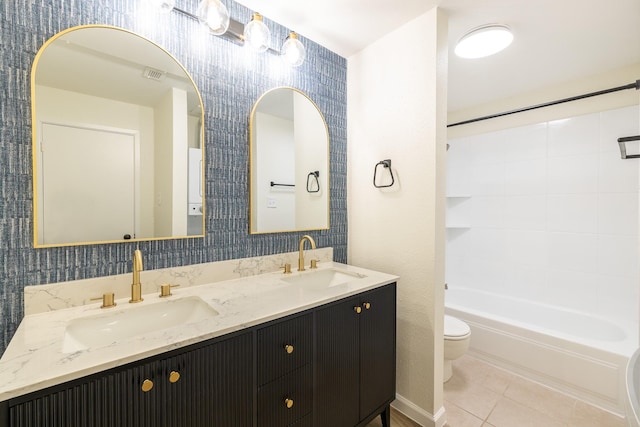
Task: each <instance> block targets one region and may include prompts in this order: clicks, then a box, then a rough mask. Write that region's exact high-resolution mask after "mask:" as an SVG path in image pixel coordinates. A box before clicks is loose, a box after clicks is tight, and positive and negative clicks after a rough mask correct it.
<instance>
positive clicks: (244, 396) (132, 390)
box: [8, 332, 253, 427]
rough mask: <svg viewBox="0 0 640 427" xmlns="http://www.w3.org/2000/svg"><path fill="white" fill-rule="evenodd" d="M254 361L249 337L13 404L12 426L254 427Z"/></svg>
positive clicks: (110, 373) (58, 388) (65, 386)
mask: <svg viewBox="0 0 640 427" xmlns="http://www.w3.org/2000/svg"><path fill="white" fill-rule="evenodd" d="M252 358H253V338H252V333H251V332H249V333H246V334H243V335H239V336H236V337H233V338H229V339H226V340H223V341H220V342H216V343H212V344H210V345H207V346H204V347H201V348H197V349H194V350H189V351H186V352H183V353H178V354H176V355H174V356H170V357H167V358H164V359H157V360H153V361H148V362H141V363H136V364H132V365H128V366H126V367H123V368H117V369H114V370H111V371H108V372H106V373H102V374H98V375H93V376H91V377H89V378H86V379H83V380H77V381H73V382H71V383H68V384H63V385H60V386H56V387H52V388H51V389H48V390H45V391H42V392H37V393H33V394H31V395H29V396H26V397H24V398H18V399H14V400H12V401H11V402H9V404H8V406H9V425H10V426H11V427H126V426H135V427H165V426H166V427H209V426H211V427H213V426H217V427H219V426H224V425H229V426H231V425H233V426H234V427H235V426H238V427H244V426H247V427H248V426H252V425H253V418H252V416H253V415H252V414H253V359H252ZM172 373H177V374H178V375H179V378H177V377H176V376H175V374H174V375H172ZM145 381H147V382H146V383H145ZM143 384H144V385H145V387H144V389H143ZM145 390H146V391H145Z"/></svg>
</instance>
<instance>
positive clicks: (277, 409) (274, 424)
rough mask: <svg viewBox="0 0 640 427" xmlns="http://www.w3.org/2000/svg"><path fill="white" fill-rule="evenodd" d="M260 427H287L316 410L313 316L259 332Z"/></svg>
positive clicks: (307, 315)
mask: <svg viewBox="0 0 640 427" xmlns="http://www.w3.org/2000/svg"><path fill="white" fill-rule="evenodd" d="M256 341H257V348H256V361H257V378H258V408H257V421H258V422H257V425H258V427H287V426H293V425H296V426H298V425H304V424H298V422H302V421H303V419H304V418H305V417H306V418H308V419H310V414H311V411H312V409H313V370H312V366H313V365H312V362H313V313H312V312H305V314H303V315H300V316H292V317H288V318H286V319H285V320H281V321H277V322H275V323H272V324H270V325H269V326H266V327H264V328H259V329H258V330H257V331H256Z"/></svg>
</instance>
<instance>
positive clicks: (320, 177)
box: [249, 87, 331, 234]
mask: <svg viewBox="0 0 640 427" xmlns="http://www.w3.org/2000/svg"><path fill="white" fill-rule="evenodd" d="M288 93H291V97H292V99H291V101H289V100H287V101H285V102H284V103H285V104H286V103H288V102H291V107H290V108H291V110H292V111H290V112H282V111H281V107H282V105H277V102H278V100H277V99H276V103H272V102H273V100H274V98H277V96H280V95H283V94H288ZM270 97H271V100H270V101H268V102H266V100H268V99H269V98H270ZM296 100H297V101H296ZM301 101H302V102H303V104H306V105H303V106H302V108H297V109H294V107H293V105H294V103H295V102H301ZM267 104H270V105H268V106H267V107H266V108H267V109H269V111H268V114H269V115H273V116H274V117H276V120H279V119H280V118H282V117H285V116H287V115H288V114H290V115H291V117H288V118H287V119H285V120H287V121H289V120H290V121H291V125H290V126H291V129H297V130H293V131H292V132H293V134H292V135H290V136H285V138H283V139H286V140H290V144H293V146H294V147H293V151H292V152H287V153H284V155H282V156H281V155H280V154H282V150H283V148H276V147H274V146H271V147H270V148H272V149H273V150H268V151H270V153H269V154H271V156H272V157H271V160H272V161H273V162H278V161H281V162H283V163H280V164H279V165H276V166H275V167H273V168H272V169H273V170H277V171H278V172H282V171H283V170H285V169H286V168H284V167H282V166H283V165H284V164H286V160H283V157H285V158H286V157H288V158H289V159H291V158H293V159H294V163H295V166H294V168H293V172H291V171H288V173H286V171H285V173H284V175H287V176H288V180H287V179H285V180H284V181H287V182H279V181H278V179H277V178H276V177H275V176H274V177H271V176H269V177H267V176H264V175H263V174H262V172H260V173H259V172H258V167H259V165H260V163H261V162H262V163H264V162H265V161H266V160H265V159H264V156H263V157H262V158H261V155H263V154H264V153H265V150H264V147H262V148H263V149H262V150H260V149H259V147H258V146H259V145H260V144H259V142H258V135H257V133H258V127H259V126H258V119H257V115H258V114H259V113H265V111H264V108H265V107H264V106H265V105H267ZM261 106H262V108H263V110H262V111H261V109H260V108H261ZM276 110H280V111H276ZM294 110H295V114H294ZM312 112H315V113H316V114H317V116H316V117H313V114H312ZM278 116H279V117H278ZM296 117H298V121H297V124H298V125H299V124H300V123H301V120H300V117H302V119H303V120H312V122H311V123H309V121H305V122H304V123H305V124H308V125H309V126H298V128H295V125H296V120H295V118H296ZM307 127H311V129H307ZM300 129H303V130H304V132H303V135H301V134H300V133H299V132H300ZM320 129H322V131H320ZM296 132H297V133H296ZM310 138H311V139H312V140H309V139H310ZM320 139H322V142H321V143H320ZM263 143H264V141H263ZM305 144H306V145H305ZM278 150H280V151H278ZM259 151H260V152H259ZM309 151H311V153H309ZM303 152H304V153H305V154H306V156H305V155H303V154H302V153H303ZM321 156H323V157H324V158H320V157H321ZM300 163H304V164H303V165H301V164H300ZM263 166H264V165H263ZM274 175H280V176H282V175H281V174H280V173H274ZM289 181H291V182H289ZM268 186H270V187H268ZM309 190H310V191H309ZM267 194H268V195H269V196H267ZM292 194H293V195H295V198H294V199H293V201H292V200H291V195H292ZM330 195H331V189H330V138H329V127H328V126H327V122H326V120H325V118H324V115H323V114H322V112H321V111H320V108H318V106H317V105H316V103H315V102H313V100H312V99H311V98H310V97H309V96H308V95H307V94H305V93H304V92H302V91H301V90H298V89H296V88H293V87H277V88H274V89H270V90H268V91H267V92H265V93H264V94H262V95H261V96H260V98H258V100H257V101H256V103H255V104H254V106H253V108H252V109H251V116H250V120H249V233H250V234H266V233H281V232H296V231H314V230H327V229H329V228H330V206H331V200H330V199H331V198H330ZM283 196H284V197H288V198H289V200H288V201H287V202H286V203H283V204H284V205H286V206H285V208H288V209H289V212H287V213H285V215H287V216H288V217H289V218H291V217H292V216H293V222H294V226H293V227H287V226H277V225H276V226H272V227H265V226H259V224H258V222H259V221H260V214H264V213H265V212H266V210H265V209H266V208H265V209H263V210H260V209H259V205H262V206H265V207H268V208H274V209H276V208H279V207H280V205H279V203H280V201H281V200H279V199H278V197H283ZM269 199H270V200H269ZM267 205H268V206H267ZM292 205H293V208H291V206H292ZM291 209H293V210H294V213H293V214H292V213H291V212H290V210H291ZM269 210H270V209H269ZM274 212H275V210H274ZM313 213H317V215H316V216H317V218H309V217H310V216H313ZM288 222H289V223H291V220H290V219H289V221H288Z"/></svg>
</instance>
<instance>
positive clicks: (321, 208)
mask: <svg viewBox="0 0 640 427" xmlns="http://www.w3.org/2000/svg"><path fill="white" fill-rule="evenodd" d="M293 95H294V97H293V111H294V117H295V120H294V130H293V131H294V134H295V136H294V139H295V144H296V148H295V150H296V160H295V162H296V163H295V164H296V180H295V182H296V206H295V210H296V228H297V229H299V230H310V229H317V228H326V227H327V224H328V219H329V218H328V215H329V209H328V206H329V189H328V185H329V174H328V170H327V165H328V162H327V159H328V158H329V148H328V146H327V138H328V135H327V128H326V125H325V122H324V120H322V119H320V118H319V115H320V113H319V112H318V109H317V107H316V106H315V105H314V104H312V103H311V102H309V100H308V99H307V98H306V97H305V96H303V95H302V94H299V93H297V92H294V94H293ZM312 171H318V172H319V175H320V177H319V178H318V182H319V183H320V185H319V188H320V191H318V192H317V193H309V192H308V191H307V176H308V175H309V172H312ZM314 185H315V184H314ZM314 188H315V187H314Z"/></svg>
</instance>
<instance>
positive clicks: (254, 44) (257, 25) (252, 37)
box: [244, 13, 271, 52]
mask: <svg viewBox="0 0 640 427" xmlns="http://www.w3.org/2000/svg"><path fill="white" fill-rule="evenodd" d="M270 39H271V31H269V27H267V26H266V25H265V23H264V22H262V16H261V15H260V14H259V13H254V14H253V18H251V22H249V23H248V24H247V25H246V27H244V40H245V42H246V43H247V45H248V46H249V47H250V48H251V49H253V50H255V51H256V52H264V51H266V50H267V49H269V40H270Z"/></svg>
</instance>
